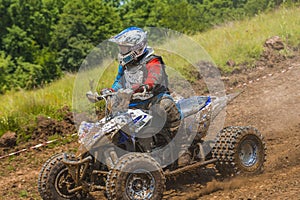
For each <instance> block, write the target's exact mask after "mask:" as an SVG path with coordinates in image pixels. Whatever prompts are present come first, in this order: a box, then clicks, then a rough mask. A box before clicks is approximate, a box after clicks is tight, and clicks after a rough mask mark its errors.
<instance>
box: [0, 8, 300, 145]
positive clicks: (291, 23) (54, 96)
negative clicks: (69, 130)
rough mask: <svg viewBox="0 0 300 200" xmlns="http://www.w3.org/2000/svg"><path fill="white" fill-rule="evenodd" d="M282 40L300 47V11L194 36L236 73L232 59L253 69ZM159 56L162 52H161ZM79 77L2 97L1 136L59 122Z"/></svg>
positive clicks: (181, 67) (109, 73)
mask: <svg viewBox="0 0 300 200" xmlns="http://www.w3.org/2000/svg"><path fill="white" fill-rule="evenodd" d="M275 35H277V36H280V37H281V38H282V39H283V40H284V41H285V42H286V44H288V45H291V46H299V44H300V42H299V41H300V8H299V7H295V8H280V9H278V10H276V11H273V12H269V13H263V14H260V15H257V16H255V17H253V18H251V19H246V20H243V21H233V22H229V23H226V24H224V25H223V26H220V27H215V28H213V29H211V30H209V31H207V32H204V33H199V34H196V35H193V36H191V38H192V39H193V40H194V41H196V42H197V43H198V44H199V45H201V46H202V47H203V48H204V49H205V50H206V51H207V52H208V54H209V55H210V56H211V57H212V59H213V60H214V61H215V63H216V64H217V65H218V66H219V68H220V69H221V70H223V71H225V72H230V71H232V70H233V69H232V68H229V67H227V66H226V62H227V61H228V60H229V59H231V60H234V61H235V62H236V63H237V64H245V63H246V64H247V65H248V66H249V67H251V66H252V64H253V62H254V60H256V59H257V58H259V56H260V55H261V53H262V51H263V44H264V41H265V40H266V39H267V38H269V37H271V36H275ZM158 52H159V51H158ZM162 54H163V56H164V57H165V61H166V64H167V65H168V63H169V62H171V61H172V60H174V59H176V56H175V57H174V55H169V54H168V53H163V52H162ZM115 65H116V63H113V65H111V66H110V67H108V68H107V69H106V72H105V73H106V74H105V76H102V77H103V78H102V79H101V80H100V82H99V84H98V87H108V86H109V85H111V83H112V81H113V77H114V75H115V73H116V67H115V68H114V67H113V66H115ZM188 65H189V64H188V63H187V62H186V61H184V60H180V61H178V62H177V69H178V71H180V72H182V73H183V75H184V76H185V78H187V79H188V80H191V81H193V79H194V78H193V77H188V76H189V73H184V72H185V66H188ZM75 78H76V75H74V74H66V75H65V76H64V78H63V79H61V80H58V81H56V82H54V83H52V84H50V85H48V86H46V87H44V88H41V89H35V90H32V91H23V90H22V91H11V92H8V93H6V94H5V95H2V96H0V99H1V101H0V136H1V135H2V134H3V133H5V132H6V131H8V130H11V131H15V132H17V133H18V135H19V141H22V140H25V139H28V138H30V135H28V133H27V135H25V134H26V131H25V127H26V126H27V127H28V126H30V124H33V123H34V121H35V119H36V116H38V115H45V116H49V117H51V118H55V119H60V117H61V116H60V115H59V114H58V113H57V109H59V108H61V107H63V106H69V107H72V95H73V86H74V80H75Z"/></svg>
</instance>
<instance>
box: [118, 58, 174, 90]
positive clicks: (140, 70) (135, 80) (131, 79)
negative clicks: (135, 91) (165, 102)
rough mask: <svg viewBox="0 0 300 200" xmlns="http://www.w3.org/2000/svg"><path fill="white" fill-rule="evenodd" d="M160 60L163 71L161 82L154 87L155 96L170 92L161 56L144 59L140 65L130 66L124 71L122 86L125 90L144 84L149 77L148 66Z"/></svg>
mask: <svg viewBox="0 0 300 200" xmlns="http://www.w3.org/2000/svg"><path fill="white" fill-rule="evenodd" d="M155 58H157V59H159V61H160V63H161V65H162V69H161V74H160V76H161V77H160V78H159V80H160V81H159V82H158V83H156V84H155V85H154V88H153V90H152V93H153V95H157V94H159V93H161V92H168V91H169V90H168V76H167V74H166V71H165V64H164V62H163V61H162V58H161V57H160V56H156V55H150V56H148V57H146V58H143V59H142V60H141V61H140V62H139V63H137V64H136V65H134V66H128V67H126V68H125V70H124V76H123V80H122V85H123V87H124V88H132V86H133V85H135V84H143V83H144V82H145V80H146V78H147V77H148V70H147V68H146V65H147V64H148V63H149V62H150V61H151V60H153V59H155Z"/></svg>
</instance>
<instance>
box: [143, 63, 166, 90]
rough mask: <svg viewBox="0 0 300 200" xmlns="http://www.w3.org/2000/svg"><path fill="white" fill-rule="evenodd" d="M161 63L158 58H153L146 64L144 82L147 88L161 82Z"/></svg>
mask: <svg viewBox="0 0 300 200" xmlns="http://www.w3.org/2000/svg"><path fill="white" fill-rule="evenodd" d="M162 67H163V65H162V63H161V62H160V60H159V59H158V58H154V59H152V60H151V61H149V62H148V63H147V65H146V69H147V71H148V75H147V78H146V80H145V82H144V84H145V85H147V87H148V88H147V89H148V90H152V89H153V88H154V86H155V85H158V84H161V82H162V78H163V69H162Z"/></svg>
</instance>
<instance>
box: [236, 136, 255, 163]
mask: <svg viewBox="0 0 300 200" xmlns="http://www.w3.org/2000/svg"><path fill="white" fill-rule="evenodd" d="M257 151H258V144H257V143H256V142H254V141H253V140H250V139H246V140H244V141H243V142H242V143H241V145H240V151H239V158H240V161H241V163H242V164H243V165H244V166H246V167H251V166H253V165H254V164H255V163H256V162H257V160H258V158H257V157H258V155H257Z"/></svg>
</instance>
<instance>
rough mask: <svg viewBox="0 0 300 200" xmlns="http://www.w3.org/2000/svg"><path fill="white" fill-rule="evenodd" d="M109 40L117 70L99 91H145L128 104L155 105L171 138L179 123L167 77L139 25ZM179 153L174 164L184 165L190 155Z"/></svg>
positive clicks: (137, 106)
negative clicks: (107, 85)
mask: <svg viewBox="0 0 300 200" xmlns="http://www.w3.org/2000/svg"><path fill="white" fill-rule="evenodd" d="M109 41H111V42H114V43H116V44H117V45H118V47H119V54H118V60H119V70H118V74H117V77H116V78H115V81H114V83H113V85H112V87H111V88H109V89H108V88H106V89H103V90H102V91H101V93H102V94H105V93H107V92H113V91H118V90H119V89H121V88H123V89H127V88H130V89H132V91H133V92H134V93H137V92H143V91H144V90H146V91H147V94H149V96H148V97H147V98H146V99H143V100H141V99H138V98H136V99H134V98H133V99H132V100H131V105H134V107H136V108H143V109H150V107H151V106H153V105H154V104H155V105H156V106H158V108H159V109H160V110H162V111H163V112H165V114H166V122H165V125H164V128H165V130H167V134H170V136H171V137H173V136H174V135H175V134H176V132H177V131H178V128H179V126H180V122H181V121H180V112H179V111H178V109H177V107H176V104H175V102H174V101H173V99H172V98H171V96H170V95H169V93H170V92H169V89H168V76H167V74H166V72H165V65H164V62H163V60H162V58H161V57H160V56H157V55H154V54H153V53H154V51H153V49H152V48H151V47H149V46H147V33H146V32H145V31H144V30H143V29H141V28H138V27H129V28H127V29H125V30H123V31H122V32H121V33H119V34H118V35H116V36H113V37H112V38H111V39H110V40H109ZM179 154H180V155H179V159H178V164H179V165H180V166H184V165H186V164H188V162H189V161H190V157H189V156H190V154H189V153H187V151H186V150H184V149H183V150H182V151H180V152H179Z"/></svg>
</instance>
